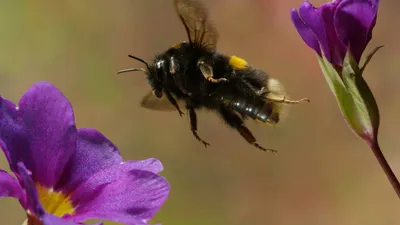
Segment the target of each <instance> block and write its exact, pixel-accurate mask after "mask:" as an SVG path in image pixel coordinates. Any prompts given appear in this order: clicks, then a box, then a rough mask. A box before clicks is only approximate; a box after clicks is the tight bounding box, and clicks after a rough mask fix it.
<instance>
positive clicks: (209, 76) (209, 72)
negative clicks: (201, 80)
mask: <svg viewBox="0 0 400 225" xmlns="http://www.w3.org/2000/svg"><path fill="white" fill-rule="evenodd" d="M198 66H199V68H200V71H201V73H202V74H203V76H204V77H205V78H206V80H207V81H209V82H211V83H220V82H227V81H228V79H226V78H223V77H222V78H217V79H215V78H214V73H213V68H212V67H211V66H210V65H208V64H206V63H205V62H204V61H199V62H198Z"/></svg>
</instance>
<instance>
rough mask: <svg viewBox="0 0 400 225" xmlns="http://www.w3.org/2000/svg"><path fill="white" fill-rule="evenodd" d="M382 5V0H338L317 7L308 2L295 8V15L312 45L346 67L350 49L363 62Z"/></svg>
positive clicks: (299, 26)
mask: <svg viewBox="0 0 400 225" xmlns="http://www.w3.org/2000/svg"><path fill="white" fill-rule="evenodd" d="M378 4H379V0H334V1H332V2H330V3H325V4H322V5H321V6H320V7H319V8H315V7H314V6H313V5H311V3H310V2H308V1H305V2H304V3H303V4H302V5H301V6H300V8H299V11H298V12H297V11H296V10H295V9H292V12H291V16H292V21H293V23H294V25H295V26H296V29H297V31H298V32H299V34H300V35H301V37H302V38H303V40H304V42H305V43H306V44H307V45H308V46H310V47H311V48H313V49H314V50H315V51H316V52H317V53H318V54H319V56H322V54H323V55H324V56H325V57H326V58H327V60H328V61H329V62H331V63H333V64H335V65H337V66H342V65H343V59H344V58H345V55H346V52H347V51H348V50H350V52H351V54H352V56H353V57H354V59H355V61H356V62H357V63H359V61H360V58H361V55H362V53H363V52H364V49H365V47H366V46H367V44H368V42H369V41H370V40H371V37H372V29H373V28H374V26H375V22H376V17H377V12H378ZM349 47H350V49H348V48H349Z"/></svg>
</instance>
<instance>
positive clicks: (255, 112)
mask: <svg viewBox="0 0 400 225" xmlns="http://www.w3.org/2000/svg"><path fill="white" fill-rule="evenodd" d="M219 100H220V101H221V102H222V103H223V104H224V105H225V106H226V107H229V108H231V109H232V110H234V111H236V112H238V113H239V114H241V115H243V116H247V117H250V118H252V119H253V120H257V121H260V122H262V123H270V124H276V123H278V122H279V114H278V113H276V110H274V107H275V105H274V104H273V103H271V102H265V101H249V100H246V99H240V98H238V99H233V98H231V97H225V96H224V97H222V96H221V97H220V99H219Z"/></svg>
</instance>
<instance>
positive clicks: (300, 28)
mask: <svg viewBox="0 0 400 225" xmlns="http://www.w3.org/2000/svg"><path fill="white" fill-rule="evenodd" d="M291 18H292V22H293V24H294V26H295V27H296V29H297V32H298V33H299V34H300V36H301V38H302V39H303V41H304V42H305V43H306V44H307V45H308V46H309V47H310V48H312V49H314V50H315V51H316V52H317V53H318V55H320V56H322V53H321V48H320V45H319V42H318V39H317V36H316V35H315V33H314V32H313V31H312V30H311V28H310V27H309V26H308V25H307V24H305V23H304V21H303V20H302V19H301V18H300V15H299V13H298V12H297V11H296V9H292V11H291Z"/></svg>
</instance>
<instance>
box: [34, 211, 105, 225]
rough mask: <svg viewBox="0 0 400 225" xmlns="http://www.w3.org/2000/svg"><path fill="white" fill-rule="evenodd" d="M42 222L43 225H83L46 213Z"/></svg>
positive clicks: (101, 224)
mask: <svg viewBox="0 0 400 225" xmlns="http://www.w3.org/2000/svg"><path fill="white" fill-rule="evenodd" d="M40 220H41V221H42V222H43V225H82V224H79V223H74V222H71V221H68V220H65V219H62V218H60V217H57V216H54V215H52V214H48V213H46V214H45V215H44V216H43V217H42V218H40ZM96 225H103V223H97V224H96Z"/></svg>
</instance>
